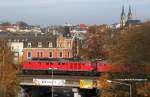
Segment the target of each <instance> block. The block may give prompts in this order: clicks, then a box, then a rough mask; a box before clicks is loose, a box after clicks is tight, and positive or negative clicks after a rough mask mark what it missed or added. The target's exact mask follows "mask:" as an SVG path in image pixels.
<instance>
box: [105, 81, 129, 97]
mask: <svg viewBox="0 0 150 97" xmlns="http://www.w3.org/2000/svg"><path fill="white" fill-rule="evenodd" d="M107 82H109V83H117V84H121V85H126V86H129V87H130V97H132V86H131V84H127V83H122V82H118V81H112V80H107Z"/></svg>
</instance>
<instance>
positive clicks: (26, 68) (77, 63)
mask: <svg viewBox="0 0 150 97" xmlns="http://www.w3.org/2000/svg"><path fill="white" fill-rule="evenodd" d="M128 70H129V68H128V67H126V66H122V65H121V66H119V65H116V66H112V65H111V64H108V63H107V62H105V61H101V60H95V61H86V60H82V59H75V58H61V59H59V58H57V59H56V58H51V59H49V58H34V59H32V60H30V61H27V62H25V63H24V64H23V65H22V71H23V73H24V74H50V73H52V72H53V73H54V74H59V75H61V74H62V75H99V74H100V73H102V72H129V71H128ZM146 71H150V66H148V67H147V68H146Z"/></svg>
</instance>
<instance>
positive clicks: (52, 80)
mask: <svg viewBox="0 0 150 97" xmlns="http://www.w3.org/2000/svg"><path fill="white" fill-rule="evenodd" d="M56 69H57V68H49V70H51V71H52V76H51V79H52V97H54V94H53V92H54V90H53V77H54V76H53V70H56Z"/></svg>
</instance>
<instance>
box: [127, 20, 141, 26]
mask: <svg viewBox="0 0 150 97" xmlns="http://www.w3.org/2000/svg"><path fill="white" fill-rule="evenodd" d="M140 23H141V21H140V20H128V21H127V22H126V26H129V25H137V24H140Z"/></svg>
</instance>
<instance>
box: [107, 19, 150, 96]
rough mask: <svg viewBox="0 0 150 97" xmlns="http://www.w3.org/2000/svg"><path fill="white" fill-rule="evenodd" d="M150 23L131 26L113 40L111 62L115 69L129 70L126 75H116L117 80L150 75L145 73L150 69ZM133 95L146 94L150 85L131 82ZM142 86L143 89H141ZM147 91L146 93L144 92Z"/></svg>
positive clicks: (110, 48) (110, 47)
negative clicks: (120, 67)
mask: <svg viewBox="0 0 150 97" xmlns="http://www.w3.org/2000/svg"><path fill="white" fill-rule="evenodd" d="M149 36H150V22H147V23H143V24H141V25H138V26H137V25H136V26H131V27H130V28H128V30H123V31H119V32H118V33H116V35H115V36H114V37H115V38H113V39H112V40H111V43H110V45H109V57H108V58H109V62H111V63H112V64H114V65H113V66H114V68H115V67H118V66H122V65H124V66H125V67H126V68H128V71H127V72H126V73H125V74H120V75H119V74H117V75H114V76H115V77H116V78H146V79H149V74H148V73H147V72H146V71H145V68H146V67H150V66H149V65H150V50H149V49H150V45H149V44H150V38H149ZM131 84H132V87H133V95H135V96H137V95H138V94H139V95H142V96H143V97H145V96H144V95H148V94H146V91H147V89H148V88H149V83H147V82H145V84H141V83H138V82H131ZM139 86H142V87H143V89H145V90H142V91H140V90H141V89H139ZM144 91H145V92H144Z"/></svg>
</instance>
